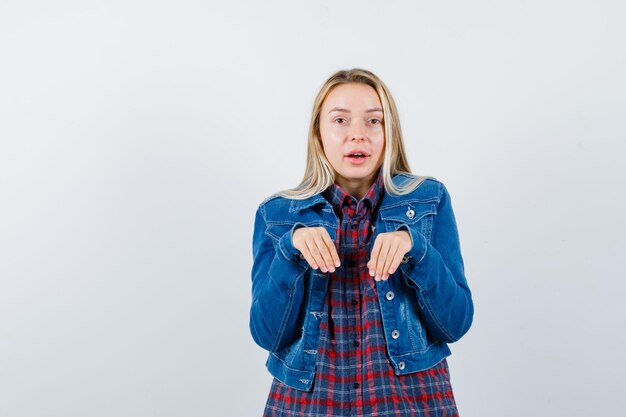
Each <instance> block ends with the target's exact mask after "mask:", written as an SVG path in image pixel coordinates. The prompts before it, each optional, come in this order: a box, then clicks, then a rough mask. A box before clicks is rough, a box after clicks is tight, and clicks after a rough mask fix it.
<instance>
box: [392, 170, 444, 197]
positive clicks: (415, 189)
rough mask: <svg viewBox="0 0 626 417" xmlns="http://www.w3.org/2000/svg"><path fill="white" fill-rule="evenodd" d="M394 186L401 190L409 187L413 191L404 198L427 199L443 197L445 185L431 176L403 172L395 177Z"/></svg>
mask: <svg viewBox="0 0 626 417" xmlns="http://www.w3.org/2000/svg"><path fill="white" fill-rule="evenodd" d="M392 179H393V182H394V185H396V186H399V187H401V188H404V187H408V188H409V189H410V190H411V191H410V192H408V193H407V194H405V195H404V198H419V197H422V198H427V197H429V196H436V197H437V198H439V197H441V194H442V192H443V190H444V189H445V184H444V183H443V181H442V180H440V179H439V178H436V177H433V176H430V175H417V174H412V173H407V172H401V173H398V174H395V175H393V177H392Z"/></svg>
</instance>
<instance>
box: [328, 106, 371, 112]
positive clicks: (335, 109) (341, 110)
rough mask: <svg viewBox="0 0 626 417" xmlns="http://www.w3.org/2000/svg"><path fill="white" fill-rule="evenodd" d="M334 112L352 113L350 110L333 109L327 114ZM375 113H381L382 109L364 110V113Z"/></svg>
mask: <svg viewBox="0 0 626 417" xmlns="http://www.w3.org/2000/svg"><path fill="white" fill-rule="evenodd" d="M334 111H342V112H344V113H352V112H351V111H350V110H348V109H343V108H341V107H333V108H332V109H331V110H330V111H329V112H328V113H329V114H330V113H332V112H334ZM377 111H378V112H381V113H382V111H383V109H381V108H380V107H376V108H374V109H368V110H365V113H373V112H377Z"/></svg>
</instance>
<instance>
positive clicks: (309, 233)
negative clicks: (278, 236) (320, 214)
mask: <svg viewBox="0 0 626 417" xmlns="http://www.w3.org/2000/svg"><path fill="white" fill-rule="evenodd" d="M292 243H293V246H294V247H295V248H296V249H298V250H299V251H300V253H302V255H303V256H304V259H306V261H307V262H308V263H309V265H311V267H312V268H313V269H317V268H318V267H319V268H321V270H322V272H328V271H330V272H335V267H337V268H338V267H339V265H341V263H340V262H339V255H338V254H337V248H335V244H334V242H333V241H332V239H331V238H330V235H329V234H328V231H327V230H326V229H325V228H324V227H306V226H303V227H299V228H297V229H296V230H295V231H294V232H293V239H292Z"/></svg>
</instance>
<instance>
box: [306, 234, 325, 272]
mask: <svg viewBox="0 0 626 417" xmlns="http://www.w3.org/2000/svg"><path fill="white" fill-rule="evenodd" d="M305 244H306V247H307V250H308V251H309V254H310V255H311V258H312V260H313V262H312V263H311V266H312V267H313V269H317V268H319V267H320V266H321V265H322V259H321V258H320V254H319V250H318V249H317V247H316V245H315V241H313V240H312V239H311V238H310V237H307V239H306V240H305Z"/></svg>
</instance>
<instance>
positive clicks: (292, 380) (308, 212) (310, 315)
mask: <svg viewBox="0 0 626 417" xmlns="http://www.w3.org/2000/svg"><path fill="white" fill-rule="evenodd" d="M473 314H474V305H473V302H472V295H471V292H470V289H469V287H468V284H467V280H466V278H465V272H464V266H463V259H462V256H461V248H460V242H459V236H458V230H457V226H456V220H455V217H454V213H453V210H452V205H451V197H450V194H449V193H448V191H447V189H446V187H445V185H444V184H443V183H442V182H441V181H439V180H437V179H436V178H433V177H422V176H416V175H413V174H411V171H410V169H409V164H408V162H407V159H406V155H405V152H404V144H403V141H402V133H401V130H400V121H399V119H398V113H397V110H396V106H395V103H394V101H393V98H392V96H391V94H390V93H389V90H388V89H387V87H386V86H385V84H384V83H383V82H382V81H381V80H380V79H379V78H378V77H377V76H376V75H374V74H373V73H371V72H369V71H366V70H363V69H352V70H349V71H338V72H336V73H335V74H333V75H332V76H331V77H330V78H329V79H328V80H327V81H326V82H325V83H324V85H323V86H322V88H321V90H320V91H319V93H318V95H317V98H316V100H315V103H314V106H313V112H312V116H311V125H310V131H309V138H308V157H307V164H306V170H305V174H304V178H303V179H302V181H301V183H300V184H299V185H298V186H297V187H296V188H294V189H290V190H285V191H283V192H280V193H276V194H273V195H271V196H269V197H268V198H266V199H265V200H263V202H261V203H260V204H259V207H258V209H257V212H256V218H255V223H254V234H253V265H252V305H251V309H250V331H251V334H252V337H253V339H254V340H255V342H256V343H257V344H258V345H259V346H261V347H263V348H264V349H266V350H268V351H269V355H268V359H267V362H266V366H267V369H268V370H269V372H270V373H271V375H273V376H274V379H273V382H272V385H271V389H270V393H269V396H268V399H267V403H266V406H265V412H264V416H267V417H269V416H272V417H279V416H324V417H326V416H335V415H337V416H338V415H341V416H417V415H420V416H423V415H428V416H456V415H458V411H457V408H456V403H455V399H454V395H453V392H452V387H451V384H450V374H449V371H448V364H447V360H446V357H447V356H449V355H450V354H451V351H450V349H449V347H448V344H449V343H453V342H455V341H457V340H459V339H460V338H461V337H462V336H463V335H464V334H465V333H466V332H467V331H468V330H469V328H470V326H471V324H472V319H473Z"/></svg>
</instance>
